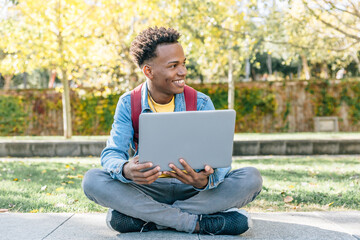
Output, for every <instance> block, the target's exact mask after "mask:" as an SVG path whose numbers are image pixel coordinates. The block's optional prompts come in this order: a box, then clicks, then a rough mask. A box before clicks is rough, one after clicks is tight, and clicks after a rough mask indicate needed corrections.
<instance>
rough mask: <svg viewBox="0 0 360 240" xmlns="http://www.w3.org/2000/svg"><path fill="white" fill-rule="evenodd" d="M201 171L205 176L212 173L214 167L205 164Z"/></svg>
mask: <svg viewBox="0 0 360 240" xmlns="http://www.w3.org/2000/svg"><path fill="white" fill-rule="evenodd" d="M202 173H203V174H204V175H205V176H210V175H211V174H213V173H214V169H213V168H212V167H210V166H209V165H205V168H204V171H202Z"/></svg>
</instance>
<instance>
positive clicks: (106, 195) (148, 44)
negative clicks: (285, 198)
mask: <svg viewBox="0 0 360 240" xmlns="http://www.w3.org/2000/svg"><path fill="white" fill-rule="evenodd" d="M179 37H180V34H179V33H178V32H177V31H176V30H174V29H171V28H168V29H166V28H163V27H161V28H157V27H155V28H148V29H146V30H144V31H143V32H141V33H140V34H139V35H138V36H137V37H136V39H135V40H134V41H133V42H132V45H131V54H132V56H133V58H134V62H135V63H136V64H137V65H138V66H139V67H140V69H141V70H142V72H143V73H144V75H145V76H146V78H147V81H146V83H144V85H143V86H142V88H141V112H142V113H148V112H171V111H175V112H177V111H185V110H186V108H185V100H184V93H183V91H184V86H185V77H186V74H187V71H186V66H185V62H186V58H185V55H184V51H183V48H182V47H181V44H180V43H179V42H178V39H179ZM196 95H197V110H198V111H204V110H214V105H213V103H212V101H211V100H210V98H209V97H208V96H206V95H204V94H202V93H200V92H197V93H196ZM131 106H132V105H131V93H130V92H128V93H125V94H124V95H123V96H121V97H120V99H119V102H118V105H117V108H116V112H115V116H114V123H113V125H112V130H111V136H110V138H109V139H108V141H107V146H106V148H105V149H104V150H103V151H102V153H101V164H102V166H103V168H104V169H103V170H100V169H92V170H90V171H88V172H87V173H86V174H85V176H84V180H83V189H84V193H85V195H86V196H87V197H88V198H89V199H90V200H92V201H94V202H96V203H97V204H100V205H102V206H105V207H108V208H109V211H108V214H107V219H106V221H107V224H108V226H109V228H111V229H113V230H116V231H118V232H121V233H125V232H133V231H139V232H141V231H150V230H156V229H166V228H172V229H176V230H177V231H183V232H189V233H200V234H211V235H214V234H229V235H238V234H241V233H243V232H245V231H247V230H248V229H249V228H250V225H251V221H250V217H249V215H248V214H247V213H246V212H245V211H244V210H238V208H241V207H243V206H244V205H246V204H248V203H249V202H251V201H253V200H254V199H255V197H256V196H257V195H258V194H259V193H260V191H261V188H262V178H261V176H260V173H259V171H258V170H257V169H255V168H252V167H248V168H242V169H238V170H234V171H231V172H230V167H229V168H218V169H213V168H212V167H211V166H208V165H206V166H205V167H204V169H203V170H193V169H192V168H191V166H189V165H188V164H187V163H186V162H185V160H183V159H180V160H179V161H180V163H181V164H182V166H184V169H185V170H186V171H181V170H179V169H178V168H177V167H176V166H174V165H173V164H170V165H169V166H170V168H171V169H173V171H171V172H169V171H165V172H161V171H160V169H159V167H158V166H157V167H155V168H153V169H151V170H148V171H143V170H144V169H147V168H150V167H152V163H139V161H138V156H137V153H135V157H134V158H132V159H130V160H129V155H128V148H129V145H131V146H132V147H133V148H134V149H135V142H134V128H133V124H132V119H131V111H132V109H131V108H132V107H131ZM204 124H206V123H204ZM169 141H171V139H169ZM199 144H206V143H199ZM179 147H181V146H179Z"/></svg>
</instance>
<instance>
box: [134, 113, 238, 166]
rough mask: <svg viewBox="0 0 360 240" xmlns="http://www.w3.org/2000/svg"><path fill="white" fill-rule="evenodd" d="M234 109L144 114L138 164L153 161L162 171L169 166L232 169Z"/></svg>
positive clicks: (140, 119) (140, 124)
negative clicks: (187, 165) (185, 164)
mask: <svg viewBox="0 0 360 240" xmlns="http://www.w3.org/2000/svg"><path fill="white" fill-rule="evenodd" d="M235 117H236V113H235V111H234V110H213V111H187V112H171V113H144V114H141V115H140V118H139V149H138V150H139V162H141V163H143V162H152V163H153V164H154V166H160V168H161V171H168V170H171V169H170V168H169V163H174V164H175V165H176V166H177V167H178V168H180V169H184V168H183V167H182V165H181V164H180V163H179V159H180V158H183V159H185V160H186V161H187V163H188V164H189V165H190V166H191V167H192V168H193V169H204V166H205V165H206V164H208V165H210V166H211V167H213V168H222V167H229V166H230V165H231V161H232V151H233V139H234V130H235Z"/></svg>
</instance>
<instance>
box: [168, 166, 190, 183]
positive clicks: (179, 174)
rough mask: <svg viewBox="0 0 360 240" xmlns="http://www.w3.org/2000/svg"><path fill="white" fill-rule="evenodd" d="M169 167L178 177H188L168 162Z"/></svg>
mask: <svg viewBox="0 0 360 240" xmlns="http://www.w3.org/2000/svg"><path fill="white" fill-rule="evenodd" d="M169 167H170V168H171V169H172V170H174V171H175V172H176V174H177V175H178V176H179V177H181V178H184V179H186V177H188V176H187V175H186V174H185V173H184V172H183V171H181V170H180V169H178V168H177V167H176V166H175V164H172V163H170V164H169Z"/></svg>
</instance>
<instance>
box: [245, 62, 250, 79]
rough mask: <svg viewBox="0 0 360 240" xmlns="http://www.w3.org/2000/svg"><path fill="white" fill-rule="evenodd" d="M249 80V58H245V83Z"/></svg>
mask: <svg viewBox="0 0 360 240" xmlns="http://www.w3.org/2000/svg"><path fill="white" fill-rule="evenodd" d="M249 78H250V60H249V58H247V59H246V62H245V82H248V81H249Z"/></svg>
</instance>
